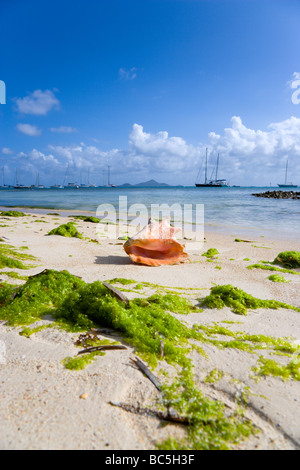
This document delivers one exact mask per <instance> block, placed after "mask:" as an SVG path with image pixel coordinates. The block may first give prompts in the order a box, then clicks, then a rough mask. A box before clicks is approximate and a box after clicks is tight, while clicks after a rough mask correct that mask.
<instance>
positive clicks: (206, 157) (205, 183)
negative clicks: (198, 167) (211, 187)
mask: <svg viewBox="0 0 300 470" xmlns="http://www.w3.org/2000/svg"><path fill="white" fill-rule="evenodd" d="M206 183H207V147H206V157H205V184H206Z"/></svg>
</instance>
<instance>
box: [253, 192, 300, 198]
mask: <svg viewBox="0 0 300 470" xmlns="http://www.w3.org/2000/svg"><path fill="white" fill-rule="evenodd" d="M252 196H256V197H266V198H272V199H300V192H299V191H298V192H297V191H265V192H264V193H253V194H252Z"/></svg>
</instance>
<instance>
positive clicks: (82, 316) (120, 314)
mask: <svg viewBox="0 0 300 470" xmlns="http://www.w3.org/2000/svg"><path fill="white" fill-rule="evenodd" d="M175 297H176V296H175V295H168V294H167V295H165V296H158V295H154V296H151V297H148V298H145V299H141V298H137V299H134V300H131V301H130V305H129V307H127V306H126V305H125V304H123V303H122V302H120V301H119V300H118V299H116V298H115V297H114V296H112V295H111V294H110V292H109V291H108V290H107V289H106V288H105V287H104V286H103V284H102V283H101V282H100V281H96V282H94V283H92V284H87V285H85V286H83V287H81V288H79V289H78V291H76V292H72V293H70V294H69V295H68V296H67V298H66V299H65V301H64V302H63V303H62V304H61V306H60V308H59V309H58V310H57V313H56V317H57V318H60V317H61V318H64V319H65V320H68V321H71V322H72V324H73V325H75V327H85V328H86V329H88V328H91V327H92V326H93V325H94V324H96V325H101V326H106V327H109V328H113V329H116V330H118V331H120V332H121V333H122V334H123V336H124V338H125V340H126V341H128V342H129V343H130V344H131V345H133V346H134V347H135V348H136V349H137V352H139V353H140V354H141V355H142V356H143V357H144V358H145V359H146V360H147V361H148V362H149V364H151V365H152V366H156V365H157V361H158V359H159V358H160V354H161V340H162V339H163V342H164V357H165V359H166V360H167V361H169V362H170V363H178V361H180V360H184V357H185V354H186V352H187V351H188V350H189V349H190V347H189V344H188V339H190V338H196V337H197V336H199V335H198V334H197V332H195V331H194V330H193V329H190V328H188V327H186V326H185V325H184V324H183V323H181V322H180V321H179V320H177V319H176V318H175V317H173V315H171V314H170V313H169V312H168V310H170V311H172V312H174V313H187V309H188V308H189V309H190V311H194V310H195V307H194V306H193V305H188V303H187V301H186V300H185V299H180V297H179V296H177V297H178V298H175Z"/></svg>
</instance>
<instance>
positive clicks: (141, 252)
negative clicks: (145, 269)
mask: <svg viewBox="0 0 300 470" xmlns="http://www.w3.org/2000/svg"><path fill="white" fill-rule="evenodd" d="M179 230H180V228H175V227H171V226H170V222H169V220H168V219H165V220H163V221H162V222H155V221H151V219H150V220H149V222H148V225H146V227H144V228H143V229H142V230H141V231H140V232H138V233H137V234H136V235H134V236H133V237H132V238H130V239H129V240H127V241H126V243H124V250H125V251H126V253H127V254H128V255H129V256H130V259H131V260H132V261H133V262H134V263H138V264H146V265H147V266H160V265H162V264H177V263H181V262H183V261H185V260H186V259H187V258H188V255H187V253H185V252H184V251H183V249H184V246H183V245H181V244H180V243H179V242H178V241H177V240H176V239H175V233H176V232H178V231H179Z"/></svg>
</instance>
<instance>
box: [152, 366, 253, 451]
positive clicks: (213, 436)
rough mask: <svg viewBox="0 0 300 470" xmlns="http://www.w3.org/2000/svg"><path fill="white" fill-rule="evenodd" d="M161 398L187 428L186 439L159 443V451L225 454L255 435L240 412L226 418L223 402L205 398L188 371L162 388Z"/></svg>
mask: <svg viewBox="0 0 300 470" xmlns="http://www.w3.org/2000/svg"><path fill="white" fill-rule="evenodd" d="M163 394H164V395H163V401H164V406H165V408H166V409H170V408H172V409H173V410H175V411H176V412H177V413H178V414H179V415H180V416H184V417H185V418H186V420H188V421H189V423H190V425H189V426H188V428H187V430H186V431H187V436H186V437H185V438H183V439H181V440H176V439H174V438H173V437H171V438H169V439H167V440H165V441H164V442H162V443H160V444H159V445H158V446H157V447H158V449H161V450H228V449H231V448H232V445H234V444H237V443H239V442H241V441H242V440H243V439H245V438H247V437H249V436H250V435H251V434H255V433H256V432H257V431H256V429H255V428H254V426H253V424H252V423H251V422H249V421H248V420H245V419H244V417H243V411H242V408H240V410H236V411H235V412H234V413H232V414H231V415H230V416H227V415H226V412H225V405H224V404H223V403H222V402H220V401H214V400H211V399H209V398H207V397H205V396H204V395H203V393H202V391H201V390H200V389H199V388H197V387H196V385H195V383H194V380H193V377H192V374H191V371H190V370H188V369H186V370H184V371H182V372H181V373H180V374H179V376H178V379H177V380H175V381H174V382H173V383H172V385H170V386H164V387H163Z"/></svg>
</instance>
